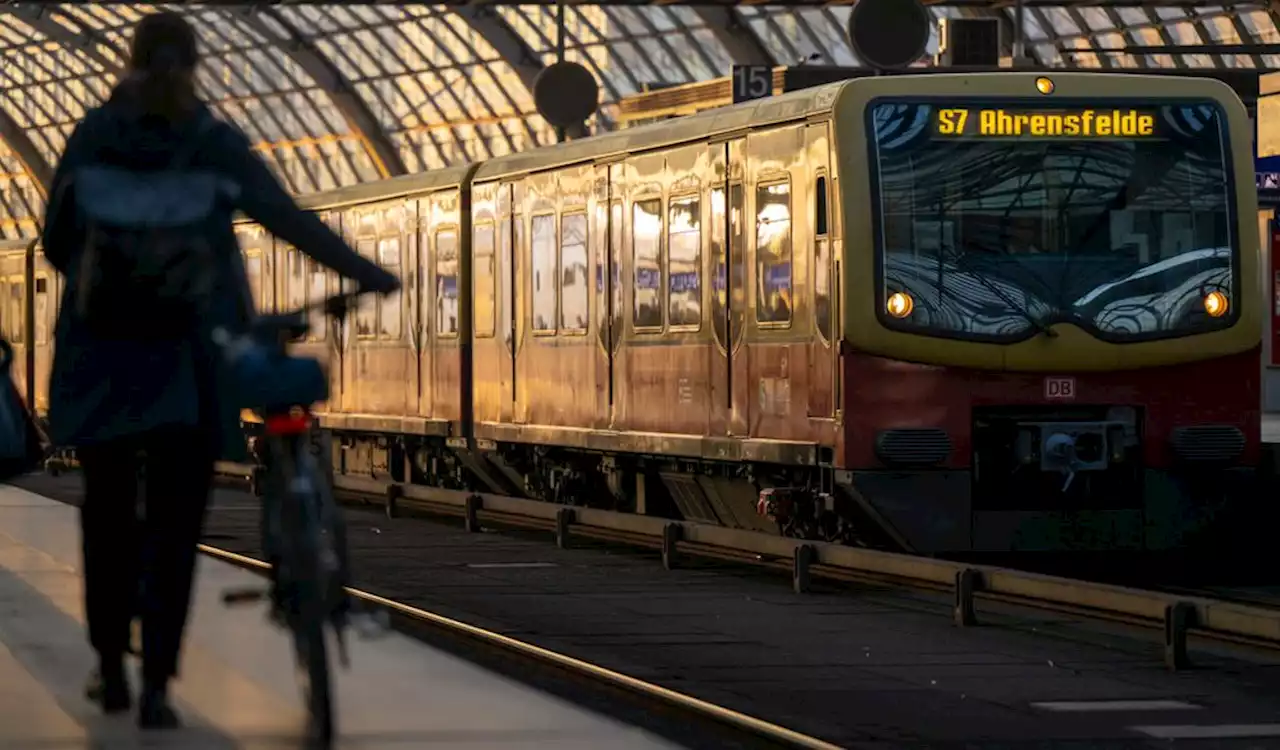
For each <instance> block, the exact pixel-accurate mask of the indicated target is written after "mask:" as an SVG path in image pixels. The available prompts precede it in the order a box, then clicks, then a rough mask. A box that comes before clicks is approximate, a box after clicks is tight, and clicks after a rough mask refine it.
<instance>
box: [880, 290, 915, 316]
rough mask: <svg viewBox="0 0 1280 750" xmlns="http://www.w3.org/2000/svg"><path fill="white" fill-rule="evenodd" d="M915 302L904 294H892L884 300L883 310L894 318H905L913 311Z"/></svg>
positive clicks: (908, 295)
mask: <svg viewBox="0 0 1280 750" xmlns="http://www.w3.org/2000/svg"><path fill="white" fill-rule="evenodd" d="M915 306H916V302H915V300H913V299H911V295H910V294H907V293H906V292H894V293H893V294H890V295H889V299H887V300H885V303H884V309H885V311H886V312H888V313H889V314H890V315H892V316H893V317H895V318H905V317H907V316H908V315H910V314H911V311H912V310H914V309H915Z"/></svg>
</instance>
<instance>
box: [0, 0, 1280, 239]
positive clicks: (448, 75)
mask: <svg viewBox="0 0 1280 750" xmlns="http://www.w3.org/2000/svg"><path fill="white" fill-rule="evenodd" d="M926 4H928V5H929V6H930V7H931V10H932V12H933V13H934V14H935V15H937V16H938V17H940V18H941V17H950V16H975V15H978V16H981V15H988V16H989V15H992V14H996V15H1004V16H1005V17H1006V18H1007V19H1009V20H1010V21H1011V22H1012V19H1014V18H1015V15H1014V10H1013V8H1012V5H1013V3H1012V2H1011V1H1010V0H926ZM1273 5H1274V4H1273V3H1270V2H1248V3H1242V2H1238V3H1225V4H1217V5H1208V4H1205V3H1199V2H1189V1H1187V0H1180V1H1178V2H1173V1H1172V0H1147V2H1141V3H1139V2H1134V1H1133V0H1084V2H1081V1H1080V0H1071V1H1070V2H1065V1H1064V2H1062V3H1061V4H1054V3H1051V2H1047V0H1026V4H1025V9H1024V12H1023V36H1024V39H1025V43H1026V52H1027V54H1028V55H1029V56H1030V57H1031V58H1033V59H1034V60H1035V61H1036V62H1038V63H1040V64H1043V65H1050V66H1055V67H1088V68H1160V67H1178V68H1195V67H1237V68H1265V69H1280V45H1278V44H1277V43H1280V32H1278V31H1277V23H1278V19H1280V10H1271V9H1270V8H1271V7H1273ZM160 7H163V6H160ZM175 7H177V6H175ZM179 9H180V10H181V12H183V13H186V14H188V15H189V17H190V18H191V20H192V21H193V22H194V24H195V26H196V28H197V30H198V31H199V33H200V36H201V40H202V44H203V47H204V55H205V63H204V67H203V70H202V72H201V74H200V89H201V92H202V95H203V96H204V97H205V98H206V99H207V100H208V101H210V102H212V103H214V104H215V106H216V107H217V109H218V110H219V111H220V112H221V113H222V115H223V116H225V117H227V118H228V119H230V120H231V121H233V122H235V123H236V124H237V125H238V126H239V127H241V128H242V129H243V130H244V131H245V132H246V133H247V134H248V136H249V138H250V139H251V140H252V141H254V142H255V143H256V144H257V148H258V149H259V151H260V152H261V153H262V155H263V156H264V157H265V158H266V159H267V161H268V162H269V163H270V164H271V165H272V166H273V167H274V168H275V169H276V171H277V173H278V174H279V175H280V177H281V178H282V179H283V180H284V182H285V183H286V184H287V185H288V186H289V187H290V188H291V189H292V190H293V191H295V192H296V193H299V194H304V193H311V192H316V191H320V190H327V189H332V188H335V187H340V186H346V185H352V184H356V183H360V182H367V181H372V180H378V179H382V178H385V177H389V176H394V175H398V174H405V173H412V172H420V171H424V170H429V169H436V168H439V167H441V166H444V165H449V164H458V163H462V162H466V161H474V160H480V159H487V158H490V157H493V156H500V155H502V154H505V153H509V152H512V151H518V150H523V149H528V148H532V147H535V146H537V145H540V144H545V143H548V142H550V141H551V140H553V138H554V136H553V133H552V132H551V129H550V128H549V127H548V125H547V124H546V123H545V122H544V121H543V120H542V118H541V117H540V116H539V115H537V114H536V112H535V107H534V104H533V97H532V93H531V91H532V87H533V82H534V79H535V78H536V77H537V75H538V73H539V72H540V71H541V70H542V69H543V68H544V67H545V66H546V65H548V64H550V63H552V62H554V60H555V56H556V51H555V50H556V9H555V7H554V6H552V5H546V4H542V5H505V4H484V5H453V6H435V5H423V4H403V5H391V4H378V5H373V4H370V5H363V4H357V3H344V4H336V3H335V4H332V5H269V4H258V5H254V6H248V5H216V4H215V5H198V6H181V7H180V8H179ZM150 10H151V7H150V6H142V5H123V4H110V5H99V4H70V3H68V4H58V3H16V4H14V3H10V4H2V5H0V58H2V62H0V235H2V236H3V237H5V238H10V239H13V238H19V237H32V236H35V234H36V221H38V220H39V218H40V215H41V213H42V210H43V202H44V192H45V191H44V184H45V183H47V181H48V178H49V175H50V173H51V171H52V170H51V165H52V164H54V163H55V162H56V160H57V157H58V154H59V153H60V152H61V150H62V148H63V145H64V143H65V140H66V138H67V136H68V135H69V134H70V132H71V129H72V128H73V127H74V125H75V123H76V122H77V121H78V120H79V119H80V118H81V117H82V116H83V114H84V112H85V110H86V109H87V108H90V107H92V106H94V105H96V104H97V103H99V102H101V101H102V100H103V98H104V97H105V96H106V95H107V93H108V92H109V91H110V89H111V86H112V85H113V83H114V81H115V79H116V77H117V75H118V74H119V71H120V70H121V69H122V67H123V65H124V62H125V57H126V50H127V49H128V39H129V34H130V30H131V28H132V26H133V25H134V24H135V23H136V22H137V20H138V19H139V18H141V17H142V15H143V14H144V13H147V12H150ZM849 13H850V6H848V5H819V4H816V3H815V4H808V3H793V4H790V5H777V6H770V5H738V6H734V5H731V4H719V5H700V6H685V5H677V4H654V5H648V4H643V3H615V4H605V5H580V4H572V5H569V6H567V8H566V12H565V19H566V48H567V57H568V58H569V59H572V60H576V61H579V62H581V63H583V64H584V65H585V66H586V67H587V68H588V69H590V70H591V71H592V72H593V73H594V74H595V76H596V78H597V79H598V81H599V82H600V89H601V98H602V102H603V106H602V109H601V110H600V113H599V114H598V115H597V116H596V117H595V121H594V122H593V123H592V124H591V127H592V129H593V130H594V131H595V132H600V131H603V130H608V129H611V128H612V127H613V118H612V113H613V111H614V108H613V104H614V103H616V102H617V101H618V100H620V99H621V98H623V97H626V96H628V95H630V94H634V93H637V92H639V91H642V90H645V89H648V88H654V87H663V86H669V85H679V84H684V83H690V82H694V81H701V80H707V79H711V78H717V77H720V76H724V75H727V74H728V72H729V70H730V67H731V66H732V65H733V64H735V63H737V64H763V65H796V64H805V63H812V64H825V65H842V66H853V65H858V62H859V61H858V59H857V57H856V55H855V54H854V53H853V51H852V50H851V49H850V47H849V43H848V41H847V37H846V35H845V26H846V22H847V19H848V16H849ZM1006 43H1007V42H1006ZM936 45H937V42H936V34H935V39H934V40H933V41H931V44H930V51H931V52H932V51H934V50H935V49H936ZM1226 45H1229V46H1226ZM1239 45H1254V46H1253V47H1240V46H1239ZM1144 47H1146V48H1152V49H1153V50H1155V53H1152V54H1148V53H1146V52H1144V51H1143V50H1142V49H1141V48H1144ZM1273 52H1274V53H1277V54H1272V53H1273Z"/></svg>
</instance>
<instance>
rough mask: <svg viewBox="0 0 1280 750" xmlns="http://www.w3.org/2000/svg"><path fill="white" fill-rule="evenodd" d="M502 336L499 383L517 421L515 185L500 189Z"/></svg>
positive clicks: (507, 418)
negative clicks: (513, 196) (513, 200)
mask: <svg viewBox="0 0 1280 750" xmlns="http://www.w3.org/2000/svg"><path fill="white" fill-rule="evenodd" d="M497 203H498V208H497V213H498V291H497V292H496V294H495V295H494V296H495V297H496V298H497V306H498V314H497V318H498V319H497V328H498V336H500V337H501V339H502V346H500V347H499V355H498V382H499V383H500V388H501V397H500V403H501V404H502V421H503V422H514V421H515V402H516V319H517V314H516V311H517V309H518V308H517V307H516V299H517V297H516V279H517V278H518V277H517V275H516V270H515V269H516V266H515V262H516V253H515V252H514V250H513V247H514V246H515V240H514V238H515V236H516V223H517V221H518V219H517V218H516V217H517V215H518V214H519V210H518V209H517V208H515V206H514V205H513V204H512V186H511V184H510V183H503V184H500V185H499V186H498V201H497Z"/></svg>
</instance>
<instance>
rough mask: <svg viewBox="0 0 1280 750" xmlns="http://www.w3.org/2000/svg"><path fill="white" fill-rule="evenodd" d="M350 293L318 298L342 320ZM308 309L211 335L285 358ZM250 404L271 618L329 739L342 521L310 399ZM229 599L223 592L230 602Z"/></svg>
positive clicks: (343, 596)
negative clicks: (257, 427)
mask: <svg viewBox="0 0 1280 750" xmlns="http://www.w3.org/2000/svg"><path fill="white" fill-rule="evenodd" d="M353 296H354V295H340V296H338V297H333V298H330V299H328V300H325V301H324V302H323V303H321V304H322V305H323V306H324V308H325V310H326V312H327V313H328V314H330V315H332V316H333V317H335V318H338V319H339V320H341V318H342V316H344V315H345V312H346V306H347V304H348V303H349V300H350V298H351V297H353ZM339 305H341V307H339ZM335 311H336V312H335ZM307 312H308V310H307V309H305V308H304V309H303V310H300V311H298V312H295V313H292V314H289V315H282V316H266V317H264V318H261V319H259V321H258V324H257V326H256V327H255V330H253V331H252V332H251V333H250V334H249V336H248V337H241V338H240V339H236V340H233V339H231V338H230V337H229V336H228V335H226V333H225V332H223V333H222V335H221V336H220V337H216V338H217V339H218V341H219V343H220V344H221V345H222V346H223V347H224V350H226V351H227V352H228V354H229V356H232V357H234V356H244V355H246V354H248V355H249V356H261V355H263V354H265V355H266V356H267V357H268V359H270V358H272V357H277V358H284V357H286V349H287V346H288V342H289V341H290V340H296V339H299V338H301V337H302V336H304V335H305V334H306V333H307V330H308V328H309V325H308V322H307ZM255 411H256V412H257V413H258V415H259V416H260V417H261V418H262V424H263V433H262V437H261V448H262V449H261V451H260V454H261V457H262V459H263V461H264V464H265V468H266V471H265V476H264V485H265V486H264V487H263V488H262V489H263V490H264V491H263V492H262V493H261V494H262V499H263V508H262V516H261V519H262V542H263V548H264V551H265V552H266V553H267V558H268V560H269V561H270V562H271V563H272V577H273V582H274V586H273V589H272V618H273V619H275V620H276V621H277V622H279V623H280V624H283V625H285V626H286V627H288V628H289V630H290V631H292V633H293V636H294V648H295V656H296V659H297V664H298V667H299V669H300V670H302V671H305V672H306V674H307V676H308V686H307V691H306V692H307V694H308V700H307V702H308V708H309V713H310V715H311V729H312V735H313V737H312V739H314V740H318V741H320V742H321V743H323V744H324V745H328V743H330V742H331V741H332V738H333V706H332V697H331V691H330V684H329V682H330V681H329V664H328V656H327V649H326V647H325V635H324V634H325V630H326V629H329V628H331V629H333V631H334V633H335V635H336V636H337V642H338V649H339V658H340V661H341V663H342V664H343V666H344V667H345V666H347V653H346V642H345V632H346V628H347V625H348V609H349V608H348V598H347V593H346V587H347V584H348V583H349V571H350V567H349V561H348V557H347V545H346V528H345V525H344V523H343V519H342V515H341V513H339V511H338V508H337V505H336V503H335V501H334V498H333V493H332V488H331V487H330V486H329V482H328V475H327V474H326V472H324V471H323V470H322V467H321V464H320V462H319V460H318V457H317V455H316V451H315V450H314V447H315V446H314V441H313V439H312V438H313V437H314V435H315V431H314V429H313V424H312V416H311V409H310V406H309V405H306V404H292V405H276V406H270V407H264V408H261V409H257V410H255ZM240 598H242V599H244V598H248V597H240ZM235 599H236V597H235V596H234V595H233V596H227V595H224V600H225V601H227V602H229V603H230V602H231V601H234V600H235Z"/></svg>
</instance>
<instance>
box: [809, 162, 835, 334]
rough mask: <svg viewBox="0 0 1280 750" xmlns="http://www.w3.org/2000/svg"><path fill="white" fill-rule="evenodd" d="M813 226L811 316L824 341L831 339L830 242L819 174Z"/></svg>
mask: <svg viewBox="0 0 1280 750" xmlns="http://www.w3.org/2000/svg"><path fill="white" fill-rule="evenodd" d="M813 194H814V211H815V212H816V213H815V216H814V217H813V226H814V227H815V234H816V235H817V237H816V238H815V239H814V247H813V256H814V265H813V317H814V320H815V321H816V322H817V324H818V334H819V335H820V336H822V338H823V340H824V341H830V340H831V243H830V241H829V240H828V238H827V222H828V218H827V217H828V214H827V177H826V175H819V176H818V181H817V184H816V185H815V186H814V193H813Z"/></svg>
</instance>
